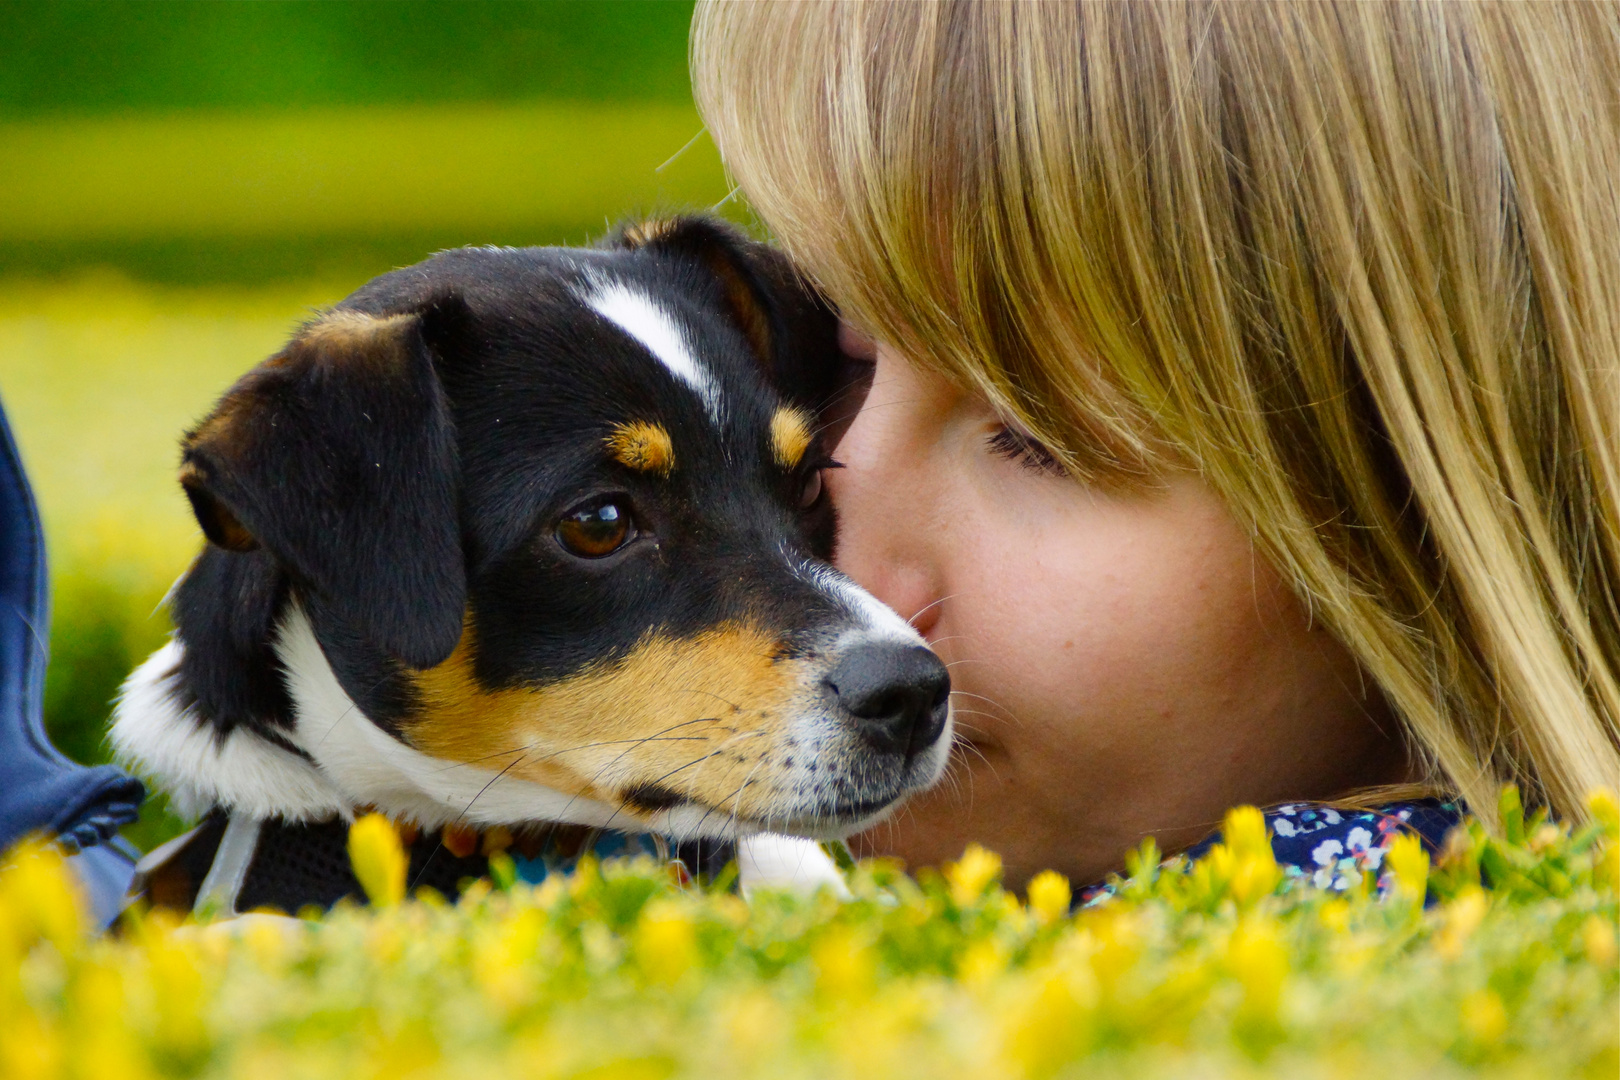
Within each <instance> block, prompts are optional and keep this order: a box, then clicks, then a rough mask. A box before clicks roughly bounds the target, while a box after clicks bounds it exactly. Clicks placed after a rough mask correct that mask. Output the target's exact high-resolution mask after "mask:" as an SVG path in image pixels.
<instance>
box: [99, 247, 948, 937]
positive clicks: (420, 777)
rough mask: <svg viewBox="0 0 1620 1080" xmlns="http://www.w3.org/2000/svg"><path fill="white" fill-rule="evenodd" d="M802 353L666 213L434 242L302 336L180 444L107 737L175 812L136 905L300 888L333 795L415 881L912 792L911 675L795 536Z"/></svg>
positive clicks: (751, 278) (917, 656)
mask: <svg viewBox="0 0 1620 1080" xmlns="http://www.w3.org/2000/svg"><path fill="white" fill-rule="evenodd" d="M835 349H836V343H835V324H834V321H833V319H832V316H831V315H830V314H829V312H828V311H827V310H826V308H825V307H824V306H822V305H821V304H820V303H819V302H818V301H817V300H816V298H815V297H814V296H813V295H812V294H811V293H810V292H808V291H807V290H806V289H804V288H803V287H802V286H801V285H800V284H799V282H798V279H797V278H796V277H795V276H794V274H793V273H792V271H791V270H790V268H789V267H788V266H787V264H786V263H785V261H783V260H782V258H781V257H780V256H779V255H777V254H775V253H774V252H772V251H770V250H769V249H768V248H766V247H764V246H763V245H758V244H754V243H752V242H749V241H747V240H745V239H743V238H741V237H740V236H738V235H736V234H734V233H733V232H732V231H730V230H729V229H728V228H726V227H724V226H720V225H718V224H715V223H713V222H710V221H706V220H703V219H677V220H675V221H672V222H660V223H655V224H650V225H645V226H641V227H638V228H631V229H628V230H625V231H623V232H622V233H620V234H619V235H618V236H617V237H616V238H615V239H614V240H613V241H611V242H610V243H608V244H606V245H604V246H603V247H602V248H600V249H566V248H524V249H511V248H467V249H461V250H455V251H448V252H444V253H441V254H439V255H436V256H434V257H433V258H431V259H429V260H427V261H426V262H423V263H421V264H419V265H417V266H413V267H409V268H407V269H404V270H399V271H395V272H393V273H390V274H386V275H384V276H382V277H380V278H377V279H376V280H374V281H372V282H371V283H369V284H367V285H366V286H365V287H363V288H362V289H360V290H359V291H358V292H356V293H355V294H353V295H352V296H350V297H349V298H348V299H346V300H344V301H343V302H341V303H340V304H338V305H337V306H336V307H335V308H333V309H332V310H330V311H328V312H326V313H325V314H323V315H321V316H320V317H319V318H316V319H315V320H314V321H312V322H310V323H309V324H308V325H306V326H304V327H303V329H302V330H300V331H299V332H298V333H297V334H296V335H295V336H294V337H293V339H292V340H291V341H290V342H289V343H288V345H287V346H286V347H285V348H284V349H283V350H282V351H281V352H279V353H278V354H276V355H275V356H273V357H272V358H270V359H269V360H266V361H265V362H264V363H262V364H260V365H259V366H258V367H256V368H254V369H253V370H252V371H250V372H249V373H248V374H247V375H246V376H244V377H243V378H242V379H241V380H240V381H239V382H238V383H237V384H236V385H235V386H233V387H232V388H231V389H230V390H229V392H227V393H226V394H225V396H224V397H223V399H221V400H220V402H219V404H218V405H217V407H216V408H215V409H214V411H213V412H212V413H211V414H210V415H209V416H208V417H207V418H206V419H204V420H203V421H202V422H201V423H200V424H199V425H198V426H197V427H196V429H195V430H193V431H192V432H191V433H190V434H189V435H187V436H186V438H185V440H184V443H183V454H182V467H181V474H180V480H181V483H182V485H183V486H184V488H185V491H186V494H187V495H188V496H189V498H190V500H191V504H192V507H193V508H194V510H195V512H196V516H197V520H198V521H199V522H200V523H201V526H202V529H203V532H204V533H205V534H206V536H207V541H208V542H207V545H206V547H205V549H204V550H203V552H202V553H201V555H199V556H198V558H197V560H196V562H195V563H194V564H193V566H192V567H191V569H190V570H189V571H188V572H187V573H186V575H185V576H184V577H183V578H182V579H181V581H180V582H179V583H178V584H177V586H176V587H175V590H174V592H173V593H172V595H171V598H170V610H171V613H172V616H173V619H174V624H175V627H176V629H175V633H174V637H173V639H172V641H171V642H170V643H169V644H168V645H166V646H165V647H164V648H163V649H161V650H159V651H158V652H157V653H156V654H155V655H154V656H152V657H151V659H150V660H148V661H147V662H146V663H145V664H144V665H143V666H142V667H141V668H139V669H138V670H137V671H136V672H135V673H134V674H133V675H132V676H131V677H130V679H129V681H128V682H127V684H126V685H125V688H124V691H123V694H122V698H121V701H120V704H119V706H118V709H117V713H116V717H115V721H114V726H113V732H112V738H113V742H114V744H115V746H116V747H117V749H118V750H119V751H120V753H121V754H122V755H123V757H124V758H125V759H126V760H128V761H129V762H131V763H132V764H134V765H135V766H136V767H138V768H139V769H141V770H142V771H143V772H144V773H146V774H147V775H149V776H151V777H153V778H154V779H155V780H156V781H157V782H158V785H159V786H160V787H161V788H162V789H164V790H166V791H167V792H168V793H169V794H170V796H171V798H172V799H173V801H174V802H175V804H176V805H177V806H178V807H179V808H180V809H181V810H182V811H183V812H185V813H188V814H192V815H196V816H198V817H201V818H203V820H204V824H203V826H202V827H201V828H200V829H198V830H197V831H195V832H194V833H193V834H191V835H189V836H188V837H186V838H183V839H182V840H181V841H178V842H176V844H175V845H173V846H172V847H171V848H170V849H169V850H168V851H165V852H163V853H162V854H161V855H159V856H158V857H157V858H156V859H153V860H150V862H149V865H148V867H147V869H146V888H147V890H148V894H149V895H150V896H151V897H152V898H153V899H154V900H155V901H157V902H169V903H179V904H183V905H185V904H190V903H192V902H193V901H197V902H201V901H202V900H208V901H209V902H212V903H217V904H220V905H223V906H224V907H225V908H226V909H227V910H247V909H249V908H252V907H257V906H260V905H274V906H276V907H279V908H281V909H283V910H289V911H290V910H295V909H297V908H298V907H301V906H303V905H304V904H305V903H315V904H323V905H324V904H329V903H331V902H332V901H333V900H334V899H336V898H337V896H340V895H343V894H345V893H349V892H353V891H355V890H354V888H353V879H352V878H350V877H349V876H348V870H347V865H346V862H345V860H344V859H343V855H342V835H343V829H344V822H346V821H347V820H351V819H352V818H353V816H354V814H355V813H356V812H357V810H359V809H361V808H374V809H376V810H378V811H381V812H382V813H385V814H387V815H389V816H391V817H393V818H394V819H395V820H396V821H398V822H400V823H401V824H402V825H403V826H404V827H405V828H406V830H407V835H408V837H409V836H411V835H413V834H414V836H415V840H414V842H413V847H412V869H411V873H412V879H413V881H425V882H430V883H433V884H436V885H437V886H438V887H439V888H441V889H444V890H447V891H452V890H453V889H454V888H455V882H456V880H457V877H458V876H459V875H460V874H462V873H466V872H476V871H477V869H478V868H479V866H480V865H481V864H480V863H479V860H480V859H481V858H482V857H483V856H484V855H487V854H488V852H489V850H490V848H491V846H492V845H493V846H495V847H501V846H505V845H506V844H509V843H514V842H515V843H518V844H520V845H521V843H522V842H523V839H524V837H526V836H527V837H530V838H535V837H551V838H552V839H551V840H549V841H547V842H548V843H555V842H556V838H557V837H559V836H561V837H564V838H565V839H566V837H567V836H569V835H575V834H577V833H579V832H581V831H583V830H584V829H595V830H614V831H622V832H624V833H626V834H646V835H649V836H653V837H656V838H657V842H658V844H659V845H660V846H662V845H664V844H666V843H672V844H675V845H677V846H678V847H679V846H680V845H683V844H684V845H687V847H686V848H683V849H682V850H688V849H690V847H691V845H693V844H694V843H699V844H701V843H707V844H708V845H709V847H710V849H711V850H712V849H713V848H714V847H715V845H717V844H720V845H723V844H726V843H730V842H735V841H739V840H744V839H745V838H748V837H752V836H755V835H757V834H762V833H767V832H769V833H786V834H792V835H796V836H800V837H810V838H815V837H833V836H840V835H843V834H846V833H848V832H850V831H853V830H855V829H859V828H861V827H863V826H865V825H867V824H869V823H871V822H873V821H875V820H877V819H879V818H881V817H882V816H883V815H884V814H886V813H887V812H889V811H890V810H891V809H892V808H893V807H894V806H896V804H897V803H899V802H900V801H901V800H903V799H904V798H905V797H906V796H907V795H908V794H910V793H912V792H915V791H917V790H919V789H921V788H925V787H927V786H929V785H930V784H932V783H933V782H934V781H935V780H936V779H937V778H938V777H939V776H940V774H941V772H942V770H943V768H944V766H945V762H946V758H947V753H948V750H949V746H950V742H951V721H950V717H949V706H948V697H949V679H948V676H947V673H946V671H945V668H944V666H943V665H942V664H941V663H940V662H939V660H938V659H937V658H936V657H935V656H934V655H933V653H931V652H930V651H929V650H928V649H927V648H925V647H924V645H923V642H922V641H921V639H920V638H919V637H918V635H917V634H916V633H915V632H914V631H913V630H912V629H911V627H910V626H908V625H907V623H906V622H905V621H904V620H902V619H901V618H899V617H897V616H896V615H895V614H893V613H892V612H890V611H889V610H888V609H887V608H885V607H884V606H883V605H881V604H879V603H878V602H877V601H875V600H874V599H873V598H872V597H871V596H869V595H868V594H867V593H865V592H863V591H862V590H861V589H859V588H858V587H856V586H855V585H854V584H853V583H851V582H850V581H849V580H847V579H846V578H844V577H842V576H840V575H839V574H838V573H837V572H836V571H834V570H833V569H831V568H830V567H828V566H827V565H826V564H825V563H823V562H821V561H819V559H818V556H825V555H826V554H827V553H828V550H829V547H830V544H831V537H832V528H833V520H832V511H831V508H830V507H829V506H828V505H827V501H826V499H825V498H824V497H823V496H822V495H821V481H820V475H821V470H822V469H824V468H826V467H828V466H829V465H830V464H831V463H830V462H829V461H828V459H827V457H826V454H825V451H824V449H823V447H822V446H821V445H820V441H819V438H818V432H817V430H816V424H815V420H814V415H815V414H814V410H815V408H816V406H817V405H819V404H821V403H822V402H823V400H824V398H825V395H826V392H827V390H828V389H829V385H828V383H829V375H828V373H829V372H830V371H831V369H832V364H831V363H830V358H831V357H833V356H834V355H835V353H834V350H835ZM570 829H572V830H573V832H570ZM474 833H481V834H482V840H481V841H479V840H475V839H474V838H473V834H474ZM514 838H516V839H515V840H514ZM478 844H481V845H482V846H481V847H479V846H477V845H478ZM808 850H809V851H811V852H814V851H815V849H814V848H813V847H809V848H808ZM816 854H819V853H818V852H817V853H816ZM745 855H746V852H745ZM745 862H746V859H745Z"/></svg>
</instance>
